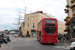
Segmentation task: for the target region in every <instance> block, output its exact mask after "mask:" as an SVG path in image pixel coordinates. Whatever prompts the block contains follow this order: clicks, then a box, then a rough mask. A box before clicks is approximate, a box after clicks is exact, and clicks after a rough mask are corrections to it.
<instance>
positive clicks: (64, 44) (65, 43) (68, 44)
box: [57, 41, 71, 46]
mask: <svg viewBox="0 0 75 50" xmlns="http://www.w3.org/2000/svg"><path fill="white" fill-rule="evenodd" d="M70 44H71V42H69V41H68V42H64V43H63V42H60V43H57V45H59V46H70Z"/></svg>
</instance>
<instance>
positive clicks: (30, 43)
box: [0, 37, 69, 50]
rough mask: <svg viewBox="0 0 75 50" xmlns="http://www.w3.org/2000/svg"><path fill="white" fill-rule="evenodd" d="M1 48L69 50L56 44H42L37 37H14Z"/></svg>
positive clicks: (3, 49) (10, 49) (8, 49)
mask: <svg viewBox="0 0 75 50" xmlns="http://www.w3.org/2000/svg"><path fill="white" fill-rule="evenodd" d="M0 50H69V49H68V48H67V49H66V48H65V47H64V46H57V45H55V44H44V45H42V44H41V43H40V42H39V41H37V39H36V38H14V37H13V38H12V37H11V42H8V43H7V44H5V43H3V44H1V48H0Z"/></svg>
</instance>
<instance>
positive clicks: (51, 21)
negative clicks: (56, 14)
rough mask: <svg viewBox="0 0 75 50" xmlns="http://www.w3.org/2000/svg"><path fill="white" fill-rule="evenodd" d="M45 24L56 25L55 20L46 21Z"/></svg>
mask: <svg viewBox="0 0 75 50" xmlns="http://www.w3.org/2000/svg"><path fill="white" fill-rule="evenodd" d="M45 23H55V20H45Z"/></svg>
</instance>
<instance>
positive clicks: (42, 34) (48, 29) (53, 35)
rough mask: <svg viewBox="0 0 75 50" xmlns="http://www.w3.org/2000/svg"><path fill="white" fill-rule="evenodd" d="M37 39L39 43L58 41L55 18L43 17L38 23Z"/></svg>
mask: <svg viewBox="0 0 75 50" xmlns="http://www.w3.org/2000/svg"><path fill="white" fill-rule="evenodd" d="M37 40H39V41H40V42H41V43H58V22H57V19H55V18H43V19H42V20H41V21H40V22H39V23H38V29H37Z"/></svg>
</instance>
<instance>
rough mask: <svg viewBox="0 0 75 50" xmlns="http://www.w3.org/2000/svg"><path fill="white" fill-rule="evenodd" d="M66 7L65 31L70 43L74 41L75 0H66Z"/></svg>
mask: <svg viewBox="0 0 75 50" xmlns="http://www.w3.org/2000/svg"><path fill="white" fill-rule="evenodd" d="M66 1H67V5H66V9H65V13H67V17H66V19H65V22H66V23H65V24H66V26H67V27H66V28H65V31H66V32H67V33H68V37H69V40H70V41H75V0H66Z"/></svg>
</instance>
